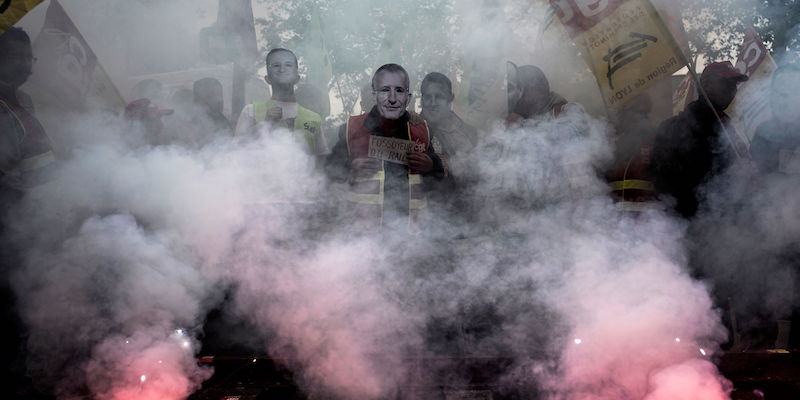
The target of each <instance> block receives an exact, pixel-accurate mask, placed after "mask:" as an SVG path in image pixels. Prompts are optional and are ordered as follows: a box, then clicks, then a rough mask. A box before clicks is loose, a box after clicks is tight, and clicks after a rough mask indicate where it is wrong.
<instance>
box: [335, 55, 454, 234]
mask: <svg viewBox="0 0 800 400" xmlns="http://www.w3.org/2000/svg"><path fill="white" fill-rule="evenodd" d="M372 87H373V94H374V97H375V100H376V105H375V106H373V107H372V110H370V112H369V113H366V114H361V115H358V116H351V117H350V118H349V119H348V121H347V123H346V124H345V125H344V126H342V127H341V128H340V129H339V141H338V143H337V144H336V146H334V148H333V151H332V153H331V155H330V156H329V157H328V160H327V163H326V167H325V169H326V173H327V175H328V177H329V178H330V179H331V180H332V181H334V182H348V183H349V193H348V194H347V199H348V207H349V208H351V210H353V211H354V215H353V218H355V219H357V220H358V222H359V223H363V224H364V225H363V226H364V227H365V228H369V227H377V226H383V227H384V229H389V230H391V231H396V230H401V229H402V230H410V231H412V232H413V231H416V230H417V229H418V228H419V224H418V222H419V214H420V212H421V211H422V209H424V208H425V207H426V198H425V193H424V189H423V183H422V180H423V178H429V177H430V178H437V179H441V178H443V177H444V175H445V171H444V167H443V165H442V161H441V159H440V158H439V156H438V155H437V154H436V153H435V152H434V150H433V146H431V134H430V132H429V131H428V128H427V125H426V124H425V121H424V120H422V118H421V117H419V116H418V115H416V114H412V113H409V112H408V111H407V110H406V106H407V105H408V101H409V100H410V98H411V93H410V91H409V78H408V73H407V72H406V71H405V69H403V67H401V66H400V65H397V64H386V65H383V66H381V67H380V68H378V70H377V71H376V72H375V75H374V76H373V77H372ZM373 137H387V138H394V139H399V140H400V141H409V142H411V143H410V147H411V150H410V151H408V152H406V153H405V157H406V162H405V163H395V162H388V161H384V160H381V159H378V158H373V157H370V154H371V151H370V150H371V145H370V141H371V138H373ZM397 143H402V142H397ZM354 222H356V221H354Z"/></svg>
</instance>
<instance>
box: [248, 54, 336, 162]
mask: <svg viewBox="0 0 800 400" xmlns="http://www.w3.org/2000/svg"><path fill="white" fill-rule="evenodd" d="M266 61H267V76H266V78H265V79H266V81H267V83H269V85H270V87H271V88H272V99H270V100H268V101H263V102H257V103H253V104H248V105H247V106H245V107H244V109H242V113H241V114H240V115H239V120H238V122H237V123H236V131H235V136H237V137H252V136H255V135H257V134H259V133H260V132H261V131H262V129H264V128H265V127H268V126H280V127H283V128H286V129H289V130H290V131H292V132H294V133H295V135H296V136H297V138H298V139H299V140H300V141H301V142H303V143H304V144H305V145H306V151H307V152H308V153H309V154H313V155H316V156H324V155H326V154H328V153H330V151H329V149H328V143H327V142H326V141H325V135H324V134H323V133H322V117H321V116H320V115H319V114H317V113H315V112H313V111H311V110H309V109H307V108H305V107H303V106H301V105H300V104H298V103H297V97H296V96H295V92H294V90H295V85H296V84H297V82H299V81H300V75H299V73H298V71H297V67H298V64H297V57H296V56H295V55H294V53H292V52H291V51H289V50H287V49H283V48H276V49H272V50H270V51H269V53H267V58H266Z"/></svg>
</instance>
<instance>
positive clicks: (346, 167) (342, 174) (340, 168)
mask: <svg viewBox="0 0 800 400" xmlns="http://www.w3.org/2000/svg"><path fill="white" fill-rule="evenodd" d="M324 168H325V175H327V176H328V179H330V180H331V181H333V182H337V183H343V182H346V181H347V179H348V177H349V174H350V155H349V154H348V151H347V125H346V124H344V125H342V126H341V127H339V141H338V142H336V145H335V146H333V149H332V150H331V152H330V154H328V156H327V158H326V160H325V165H324Z"/></svg>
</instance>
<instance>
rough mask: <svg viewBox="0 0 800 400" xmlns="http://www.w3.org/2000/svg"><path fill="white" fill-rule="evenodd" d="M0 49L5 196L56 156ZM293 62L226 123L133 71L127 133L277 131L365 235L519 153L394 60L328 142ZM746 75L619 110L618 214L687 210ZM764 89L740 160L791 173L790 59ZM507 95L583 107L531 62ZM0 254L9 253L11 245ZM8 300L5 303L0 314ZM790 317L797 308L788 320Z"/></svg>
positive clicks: (230, 135) (416, 223) (200, 94)
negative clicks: (383, 150)
mask: <svg viewBox="0 0 800 400" xmlns="http://www.w3.org/2000/svg"><path fill="white" fill-rule="evenodd" d="M0 54H3V57H2V59H0V133H1V134H0V196H2V201H3V204H4V207H5V205H6V204H10V202H13V201H15V200H16V199H19V198H20V197H21V196H23V195H24V193H25V190H26V188H29V187H31V186H34V185H37V184H39V183H41V182H42V180H43V179H45V178H46V176H47V174H46V171H47V170H48V169H49V168H57V163H58V160H57V157H56V155H55V153H54V149H53V145H52V144H51V142H50V141H49V139H48V136H47V133H46V132H45V130H44V128H43V127H42V125H41V124H40V123H39V122H38V120H37V118H36V117H35V114H34V111H33V110H32V107H31V104H32V102H31V101H30V99H29V98H27V97H26V95H25V94H24V93H22V92H21V91H19V88H20V86H21V85H22V84H23V83H25V81H26V80H27V79H28V77H29V76H30V75H31V73H32V64H33V61H34V60H35V58H34V55H33V52H32V48H31V41H30V38H29V37H28V35H27V34H26V33H25V32H24V31H22V30H21V29H19V28H11V29H9V30H8V31H7V32H6V33H4V34H3V35H2V37H0ZM298 67H299V65H298V59H297V56H296V55H295V54H294V53H293V52H292V51H290V50H288V49H284V48H275V49H272V50H270V51H269V52H268V54H267V55H266V71H267V74H266V78H265V79H266V82H267V83H268V84H269V85H270V87H271V98H269V99H263V100H261V101H257V102H254V103H252V104H248V105H246V106H245V107H244V109H243V110H242V111H241V113H240V114H239V115H238V118H234V119H235V120H236V122H235V123H231V120H229V119H228V118H227V117H226V116H225V115H224V113H223V105H224V101H223V87H222V84H221V83H220V82H219V81H218V80H216V79H214V78H204V79H200V80H197V81H195V82H194V84H193V87H192V88H191V89H190V90H189V89H188V88H187V89H185V90H183V91H177V92H175V94H174V95H173V96H172V99H171V100H172V101H171V103H172V105H173V107H174V109H165V108H161V104H158V101H161V100H162V98H163V96H162V95H161V93H160V92H161V91H162V89H161V87H160V84H159V82H157V81H152V80H151V81H144V82H140V84H139V85H137V87H136V88H134V90H133V93H132V95H131V97H133V100H132V101H130V102H129V103H128V105H127V107H126V108H125V110H124V113H123V119H124V121H125V123H126V124H127V129H128V130H129V133H130V134H129V135H128V137H127V138H128V139H129V140H130V143H129V144H130V145H133V146H160V145H169V144H174V143H179V144H181V145H184V146H187V147H190V148H194V149H199V148H201V147H203V146H205V145H208V144H209V143H212V142H214V141H218V140H228V139H230V140H234V141H235V140H248V139H252V138H257V137H259V135H262V134H265V132H269V131H274V130H276V129H283V131H286V132H290V133H291V134H292V135H294V136H295V137H296V139H297V140H298V142H299V143H300V144H301V147H302V148H303V149H304V150H305V152H306V153H307V154H308V155H309V156H311V157H312V158H313V159H314V163H315V165H316V168H317V171H318V173H320V174H324V176H325V177H326V178H327V179H328V180H329V181H330V182H331V183H333V184H338V185H340V186H341V187H345V188H346V189H345V193H343V196H342V197H343V200H344V201H346V202H347V204H348V206H346V207H341V208H340V209H342V210H346V211H344V212H345V213H346V214H347V215H346V217H341V218H340V220H345V221H350V222H352V223H353V224H354V226H360V227H363V229H356V230H354V231H357V232H358V231H360V232H370V233H371V232H374V229H376V228H377V229H379V230H384V231H392V232H402V233H403V234H408V235H416V234H420V233H422V234H424V232H425V230H426V229H427V228H428V227H429V225H428V224H430V223H431V222H430V221H429V220H426V214H430V213H436V214H438V215H440V216H441V215H448V217H447V218H465V219H468V218H470V216H469V215H463V214H460V213H459V212H460V211H462V210H464V209H465V208H466V207H465V206H464V202H465V201H467V199H469V197H470V184H471V179H472V174H471V171H470V169H471V168H472V166H473V165H474V164H472V163H471V162H470V160H471V157H473V155H474V153H475V151H476V149H477V148H480V147H481V146H483V150H484V155H485V154H488V153H491V152H487V150H486V149H490V150H491V149H492V148H499V150H497V152H496V154H495V156H497V157H503V155H504V154H507V152H509V151H515V150H517V151H518V150H519V149H513V148H510V149H509V148H507V147H508V146H507V145H506V148H503V146H504V145H503V143H502V142H500V143H498V142H497V140H496V138H491V137H488V136H487V135H485V134H484V133H483V132H480V131H479V130H478V129H476V128H474V127H472V126H470V125H469V124H468V123H466V122H465V120H464V119H463V118H462V117H461V116H459V115H458V114H457V113H456V112H455V111H454V107H453V104H454V99H455V94H454V88H453V82H452V81H451V80H450V78H448V77H447V76H446V75H445V74H442V73H440V72H430V73H429V74H427V75H426V76H425V78H424V79H423V80H422V82H421V85H420V94H421V113H419V114H418V113H416V112H414V111H412V110H409V107H408V106H409V104H410V102H411V101H412V99H413V97H412V87H411V83H410V78H409V74H408V72H407V71H406V70H405V69H404V68H403V67H402V66H401V65H399V64H385V65H383V66H381V67H379V68H377V69H376V70H375V72H374V74H373V75H372V80H371V82H370V83H369V84H367V85H365V86H364V88H363V90H362V91H361V108H362V113H361V114H359V115H352V116H349V117H348V118H347V119H346V122H345V123H344V124H343V125H342V126H341V127H339V129H338V135H337V136H336V137H338V140H337V141H336V142H335V143H328V140H327V139H326V135H325V132H324V126H325V123H324V117H323V115H321V114H322V110H321V107H319V104H317V103H318V102H316V101H315V95H314V94H312V95H310V96H309V95H306V96H305V97H306V99H305V100H304V99H302V98H301V97H302V96H301V93H299V87H298V84H299V83H300V81H301V76H300V74H299V68H298ZM747 79H748V77H747V76H746V75H744V74H742V73H740V72H739V71H737V70H736V69H735V68H734V67H733V65H732V64H731V63H730V62H713V63H711V64H709V65H708V66H706V67H705V69H704V70H703V72H702V74H701V75H700V78H699V86H700V89H701V90H700V93H701V95H700V96H699V98H698V99H697V100H695V101H693V102H691V103H689V104H688V105H687V106H686V108H685V109H684V110H683V111H682V112H681V113H680V114H679V115H676V116H674V117H672V118H669V119H667V120H665V121H663V122H661V123H658V122H657V121H652V120H650V119H649V117H648V112H649V111H650V109H651V106H652V105H651V104H650V102H649V100H647V99H643V100H642V101H639V102H637V103H636V104H635V105H634V106H632V107H629V108H627V109H626V110H625V112H624V113H620V114H619V115H618V117H617V119H616V121H615V127H616V131H617V142H616V146H615V154H614V162H613V163H612V165H610V166H608V167H607V168H605V170H603V171H597V174H598V176H604V178H605V179H606V181H607V182H608V184H609V188H608V193H609V196H610V197H611V198H613V199H614V201H616V202H618V204H619V205H620V207H619V209H620V210H621V211H622V212H634V213H635V212H642V211H646V210H648V209H650V208H661V209H664V208H666V209H668V210H671V211H668V212H674V214H675V215H678V216H680V217H681V218H686V219H691V218H693V217H694V216H695V215H696V214H697V213H698V212H699V210H701V209H702V207H703V202H704V198H703V195H702V192H701V191H699V190H698V188H699V187H701V186H702V185H704V184H705V183H706V182H708V181H709V180H711V179H713V178H714V177H715V176H718V175H719V174H721V173H724V171H725V170H726V169H727V168H728V167H729V166H730V165H731V164H732V162H733V161H734V160H735V159H737V158H740V157H742V156H741V155H739V154H737V153H736V151H735V149H734V147H735V146H734V144H731V138H732V137H734V135H732V132H733V130H734V127H733V126H732V125H731V124H730V123H729V121H730V117H729V116H728V115H727V114H726V113H725V110H726V109H727V108H728V106H729V105H730V104H731V102H732V101H733V100H734V98H735V96H736V94H737V86H738V85H739V84H740V83H742V82H744V81H746V80H747ZM771 93H772V94H773V95H774V97H773V99H772V102H771V107H772V113H773V115H774V118H772V119H771V120H769V121H768V122H766V123H764V124H762V125H761V126H760V127H759V128H758V130H757V132H756V135H755V137H754V138H753V140H752V145H751V146H750V148H749V154H748V155H746V157H745V158H750V157H751V158H752V161H753V162H754V165H755V166H756V167H757V169H758V170H759V171H760V173H762V174H798V173H800V99H798V98H797V97H798V96H799V95H800V69H798V68H797V67H796V66H792V65H787V66H782V67H780V68H779V69H778V70H777V71H775V73H774V74H773V77H772V87H771ZM507 94H508V115H506V116H505V126H506V129H508V130H509V131H511V130H514V129H517V128H518V127H520V126H525V125H526V124H532V123H540V122H541V121H554V120H558V119H559V118H562V117H563V116H564V115H566V114H574V115H584V114H586V111H584V109H583V108H582V107H581V105H580V104H578V103H575V102H570V101H569V100H567V99H565V98H564V97H562V96H561V95H559V94H557V93H555V92H553V91H552V90H551V87H550V83H549V82H548V79H547V77H546V76H545V74H544V72H543V71H542V70H541V69H540V68H538V67H536V66H534V65H521V66H516V65H514V64H511V63H509V69H508V72H507ZM319 95H320V94H319V93H317V94H316V97H318V96H319ZM323 95H324V94H323ZM197 115H200V116H201V118H197V117H196V116H197ZM376 137H377V138H391V139H396V140H397V141H401V142H406V143H407V144H408V146H407V147H406V148H404V150H403V151H402V152H400V154H395V156H398V157H400V161H399V162H398V161H390V160H388V159H382V158H376V156H375V155H374V154H375V153H376V149H375V148H374V146H376V144H375V143H373V139H374V138H376ZM523 197H524V194H523ZM526 201H527V200H526V199H525V198H517V199H514V201H512V202H511V203H510V204H507V206H512V207H526V206H527V205H526V204H523V203H525V202H526ZM4 210H5V208H4ZM378 227H379V228H378ZM0 229H2V225H0ZM2 250H3V251H6V250H8V249H5V248H3V249H2ZM2 256H3V257H4V258H5V259H11V257H12V254H3V255H2ZM5 264H6V263H4V265H5ZM4 285H7V283H6V282H4ZM10 293H11V291H10V290H9V289H7V288H5V289H4V290H3V296H4V297H6V299H4V303H5V304H12V303H13V296H12V295H11V294H10ZM11 310H13V307H10V306H8V307H3V312H4V313H7V312H11ZM796 312H797V310H795V313H796ZM798 318H800V316H798V315H796V314H795V315H794V319H795V320H796V319H798ZM4 320H5V321H11V320H14V317H13V316H11V315H9V316H6V317H4ZM798 334H800V327H797V329H793V330H792V339H791V342H790V343H784V344H783V345H784V346H786V345H789V346H797V345H798V341H797V339H798ZM4 358H5V357H4ZM5 359H13V357H11V358H5Z"/></svg>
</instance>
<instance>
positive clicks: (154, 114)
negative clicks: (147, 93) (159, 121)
mask: <svg viewBox="0 0 800 400" xmlns="http://www.w3.org/2000/svg"><path fill="white" fill-rule="evenodd" d="M173 112H174V110H170V109H162V108H158V107H157V106H156V105H155V104H153V102H151V101H150V99H146V98H145V99H136V100H134V101H132V102H130V103H128V105H127V106H125V117H127V118H131V119H133V118H159V117H162V116H164V115H170V114H172V113H173Z"/></svg>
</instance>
